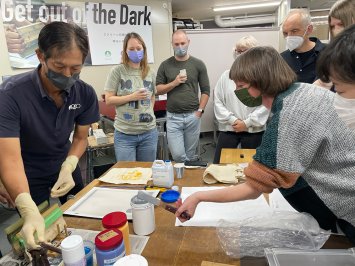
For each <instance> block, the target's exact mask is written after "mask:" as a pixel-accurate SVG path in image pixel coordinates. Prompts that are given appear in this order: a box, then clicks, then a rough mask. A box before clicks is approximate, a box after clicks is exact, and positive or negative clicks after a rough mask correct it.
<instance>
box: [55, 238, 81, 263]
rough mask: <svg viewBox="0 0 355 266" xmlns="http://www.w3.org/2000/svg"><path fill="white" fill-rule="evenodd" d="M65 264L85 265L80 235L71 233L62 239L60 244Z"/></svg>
mask: <svg viewBox="0 0 355 266" xmlns="http://www.w3.org/2000/svg"><path fill="white" fill-rule="evenodd" d="M60 248H61V249H62V257H63V262H64V265H65V266H85V265H86V260H85V250H84V242H83V239H82V237H81V236H79V235H71V236H68V237H66V238H64V239H63V241H62V243H61V244H60Z"/></svg>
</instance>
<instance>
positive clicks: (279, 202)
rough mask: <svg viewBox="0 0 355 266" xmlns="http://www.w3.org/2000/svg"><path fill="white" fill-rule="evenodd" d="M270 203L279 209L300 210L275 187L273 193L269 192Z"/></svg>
mask: <svg viewBox="0 0 355 266" xmlns="http://www.w3.org/2000/svg"><path fill="white" fill-rule="evenodd" d="M269 204H270V207H271V208H272V209H274V210H277V211H292V212H298V211H296V210H295V209H294V208H293V207H292V206H291V205H290V203H288V202H287V200H286V199H285V198H284V196H282V194H281V192H280V190H278V189H274V190H273V191H272V193H270V194H269Z"/></svg>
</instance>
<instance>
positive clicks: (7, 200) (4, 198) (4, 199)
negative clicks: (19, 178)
mask: <svg viewBox="0 0 355 266" xmlns="http://www.w3.org/2000/svg"><path fill="white" fill-rule="evenodd" d="M0 202H1V203H2V204H5V205H7V206H8V207H9V208H15V202H14V201H13V200H12V199H11V197H10V195H9V193H7V190H6V189H5V187H4V186H3V185H2V183H1V181H0Z"/></svg>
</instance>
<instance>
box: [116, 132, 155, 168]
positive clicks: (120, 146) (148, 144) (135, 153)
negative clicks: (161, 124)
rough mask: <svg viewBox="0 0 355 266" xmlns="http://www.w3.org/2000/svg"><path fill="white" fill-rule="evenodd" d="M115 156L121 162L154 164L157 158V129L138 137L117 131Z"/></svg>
mask: <svg viewBox="0 0 355 266" xmlns="http://www.w3.org/2000/svg"><path fill="white" fill-rule="evenodd" d="M114 141H115V155H116V160H117V161H118V162H119V161H132V162H134V161H140V162H154V160H155V159H156V156H157V145H158V131H157V129H156V128H154V129H152V130H149V131H147V132H144V133H142V134H138V135H129V134H124V133H122V132H119V131H117V130H115V137H114Z"/></svg>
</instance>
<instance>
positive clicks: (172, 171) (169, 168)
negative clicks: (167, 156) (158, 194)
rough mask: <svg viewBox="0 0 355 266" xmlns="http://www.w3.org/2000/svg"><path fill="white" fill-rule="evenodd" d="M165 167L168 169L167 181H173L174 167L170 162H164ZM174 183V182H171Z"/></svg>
mask: <svg viewBox="0 0 355 266" xmlns="http://www.w3.org/2000/svg"><path fill="white" fill-rule="evenodd" d="M165 165H166V167H167V168H168V172H169V180H171V179H172V180H174V166H173V164H172V163H171V161H170V160H165ZM173 182H174V181H173Z"/></svg>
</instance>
